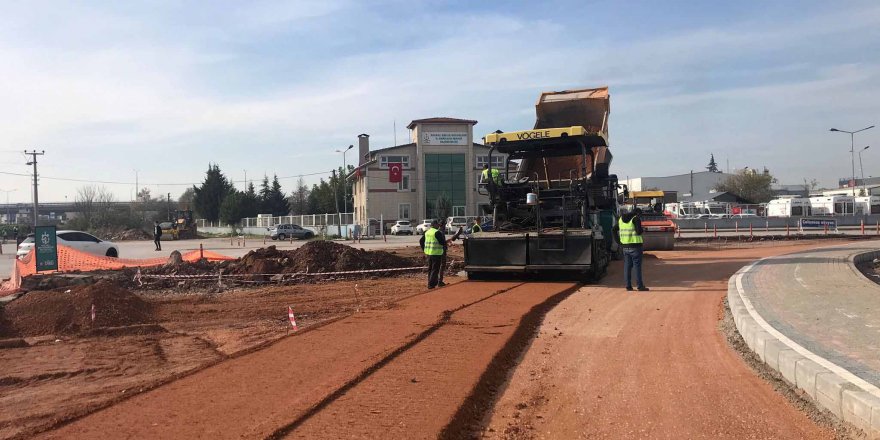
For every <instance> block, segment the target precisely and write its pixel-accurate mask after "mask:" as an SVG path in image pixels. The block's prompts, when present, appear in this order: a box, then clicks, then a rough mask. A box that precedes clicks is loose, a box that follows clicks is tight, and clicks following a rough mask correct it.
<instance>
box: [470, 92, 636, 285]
mask: <svg viewBox="0 0 880 440" xmlns="http://www.w3.org/2000/svg"><path fill="white" fill-rule="evenodd" d="M610 110H611V107H610V97H609V94H608V88H607V87H600V88H593V89H579V90H568V91H562V92H545V93H542V94H541V96H540V97H539V98H538V102H537V104H536V106H535V111H536V115H537V118H536V122H535V125H534V127H533V128H532V129H529V130H521V131H512V132H501V131H497V132H495V133H491V134H488V135H486V137H485V138H484V142H485V144H486V145H488V146H489V147H490V149H489V156H490V158H489V160H488V163H489V164H490V165H489V167H490V169H489V170H488V173H487V174H488V175H489V176H491V175H492V169H491V167H492V165H491V164H492V163H493V162H492V159H491V156H492V155H494V154H499V153H500V154H504V155H506V163H505V164H504V165H503V166H502V167H501V168H500V169H499V170H498V171H499V173H498V174H499V178H498V179H494V178H490V179H484V180H485V181H482V182H481V183H480V184H479V186H478V190H479V192H480V193H482V194H488V195H489V200H490V204H489V211H490V212H486V213H481V214H488V215H491V217H492V225H493V230H492V231H491V232H481V233H477V234H472V235H471V236H470V237H469V238H467V239H466V240H465V241H464V251H465V271H466V272H467V274H468V277H469V278H472V279H473V278H484V277H487V276H488V275H490V274H499V273H501V274H554V275H561V276H562V277H565V278H574V279H581V280H595V279H598V278H600V277H601V276H602V275H604V273H605V271H606V269H607V267H608V263H609V261H610V260H611V258H612V257H613V256H614V255H615V254H616V253H617V245H616V243H614V241H613V239H612V233H611V229H612V227H613V225H614V222H615V221H616V218H617V217H618V216H619V212H618V189H619V188H620V186H619V185H618V181H617V176H615V175H613V174H609V169H610V165H611V159H612V155H611V152H610V151H609V148H608V115H609V113H610Z"/></svg>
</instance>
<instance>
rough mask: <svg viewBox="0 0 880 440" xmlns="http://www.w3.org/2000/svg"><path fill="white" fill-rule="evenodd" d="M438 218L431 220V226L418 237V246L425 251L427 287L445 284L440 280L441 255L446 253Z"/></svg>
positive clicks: (444, 240)
mask: <svg viewBox="0 0 880 440" xmlns="http://www.w3.org/2000/svg"><path fill="white" fill-rule="evenodd" d="M439 228H440V220H437V219H434V220H431V228H430V229H428V230H427V231H425V234H424V235H422V238H421V239H419V246H421V247H422V250H423V251H424V252H425V256H426V257H427V259H428V288H429V289H433V288H435V287H437V286H440V287H443V286H445V285H446V284H445V283H443V282H442V281H441V276H440V274H441V272H442V270H443V257H444V256H445V255H446V246H447V245H446V236H445V235H443V232H441V231H440V230H439Z"/></svg>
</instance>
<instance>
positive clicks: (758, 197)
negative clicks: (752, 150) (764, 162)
mask: <svg viewBox="0 0 880 440" xmlns="http://www.w3.org/2000/svg"><path fill="white" fill-rule="evenodd" d="M775 181H776V179H774V178H773V176H771V175H770V172H768V171H767V170H766V169H765V170H764V172H763V173H758V172H755V170H749V169H745V170H742V171H740V172H739V174H734V175H733V176H730V177H728V178H727V179H726V180H724V182H721V183H719V184H718V186H716V187H715V189H716V190H717V191H726V192H729V193H731V194H733V195H735V196H737V197H738V198H739V199H741V200H743V201H744V202H747V203H766V202H769V201H770V200H771V199H773V189H772V188H771V185H772V184H773V182H775Z"/></svg>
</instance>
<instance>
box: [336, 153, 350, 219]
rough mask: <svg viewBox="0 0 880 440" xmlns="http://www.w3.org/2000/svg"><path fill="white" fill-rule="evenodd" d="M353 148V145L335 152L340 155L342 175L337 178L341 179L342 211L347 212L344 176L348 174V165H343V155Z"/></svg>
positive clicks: (346, 188) (346, 192)
mask: <svg viewBox="0 0 880 440" xmlns="http://www.w3.org/2000/svg"><path fill="white" fill-rule="evenodd" d="M352 148H354V145H349V146H348V148H346V149H344V150H336V152H337V153H342V175H341V176H339V177H340V178H342V210H343V211H345V212H348V185H346V183H345V175H346V174H347V173H348V165H346V163H345V153H348V150H351V149H352Z"/></svg>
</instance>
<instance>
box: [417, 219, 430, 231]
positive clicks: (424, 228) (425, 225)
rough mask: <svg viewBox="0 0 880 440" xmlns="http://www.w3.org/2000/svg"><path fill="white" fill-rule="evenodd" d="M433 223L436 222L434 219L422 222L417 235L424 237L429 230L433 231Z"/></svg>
mask: <svg viewBox="0 0 880 440" xmlns="http://www.w3.org/2000/svg"><path fill="white" fill-rule="evenodd" d="M432 221H434V219H432V218H426V219H424V220H422V222H421V223H419V225H418V226H416V234H418V235H422V234H424V233H425V231H427V230H428V229H431V222H432Z"/></svg>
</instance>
